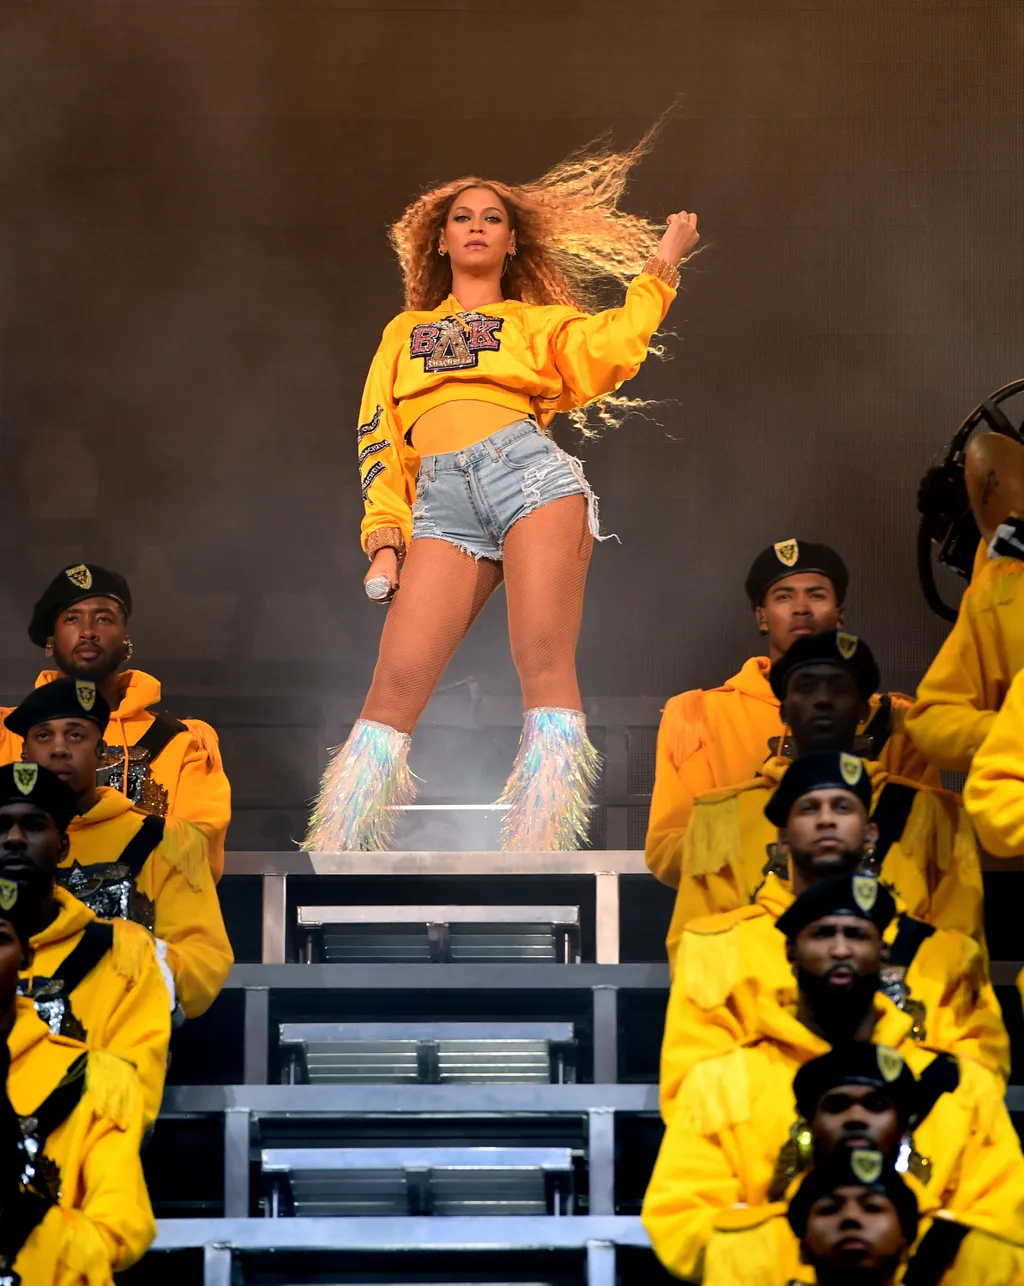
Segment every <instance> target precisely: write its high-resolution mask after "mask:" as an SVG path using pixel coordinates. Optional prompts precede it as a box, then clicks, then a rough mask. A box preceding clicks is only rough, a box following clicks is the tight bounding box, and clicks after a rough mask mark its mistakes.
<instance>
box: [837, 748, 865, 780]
mask: <svg viewBox="0 0 1024 1286" xmlns="http://www.w3.org/2000/svg"><path fill="white" fill-rule="evenodd" d="M839 771H840V772H841V773H842V774H843V781H845V782H846V784H847V786H856V784H857V783H858V782H859V781H860V779H861V777H863V776H864V760H863V759H858V758H857V756H856V755H848V754H847V753H846V751H845V750H843V751H841V752H840V755H839Z"/></svg>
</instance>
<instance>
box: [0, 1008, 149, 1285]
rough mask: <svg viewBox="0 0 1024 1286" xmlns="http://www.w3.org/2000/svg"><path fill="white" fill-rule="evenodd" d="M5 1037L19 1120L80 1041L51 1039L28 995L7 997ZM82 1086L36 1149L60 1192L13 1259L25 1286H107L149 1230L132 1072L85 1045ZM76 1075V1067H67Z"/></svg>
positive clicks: (74, 1058)
mask: <svg viewBox="0 0 1024 1286" xmlns="http://www.w3.org/2000/svg"><path fill="white" fill-rule="evenodd" d="M16 1003H17V1014H16V1018H15V1023H14V1028H13V1030H12V1031H11V1034H10V1038H9V1040H8V1048H9V1049H10V1054H11V1068H10V1073H9V1075H8V1078H7V1093H8V1097H9V1098H10V1101H11V1106H12V1107H13V1108H14V1110H15V1112H17V1113H18V1115H19V1116H21V1117H23V1118H24V1117H26V1116H28V1115H29V1114H30V1113H32V1112H34V1111H35V1110H36V1109H37V1108H38V1107H39V1106H40V1105H41V1104H42V1103H43V1101H44V1100H45V1099H46V1098H47V1096H48V1095H49V1094H50V1093H51V1092H52V1091H53V1090H54V1089H56V1088H57V1086H58V1085H59V1084H60V1083H61V1081H62V1080H63V1078H64V1077H65V1075H66V1074H67V1073H68V1072H69V1071H71V1070H72V1069H73V1068H74V1067H75V1064H76V1063H77V1062H78V1060H79V1059H80V1057H81V1056H82V1054H83V1053H86V1049H85V1046H84V1045H81V1044H80V1043H79V1042H78V1041H74V1040H70V1039H68V1038H67V1037H66V1036H55V1035H53V1034H52V1033H51V1032H50V1031H49V1029H48V1028H47V1026H46V1024H45V1023H43V1022H42V1021H41V1020H40V1019H39V1018H38V1017H37V1016H36V1013H35V1009H34V1007H33V1005H32V1002H31V1001H30V1000H26V999H24V998H22V997H18V999H17V1002H16ZM86 1059H87V1061H86V1066H85V1071H84V1078H85V1080H84V1089H83V1092H82V1097H81V1098H80V1099H79V1100H78V1102H77V1103H76V1105H75V1106H74V1108H72V1110H71V1112H70V1113H69V1114H68V1116H67V1117H66V1118H65V1119H64V1120H63V1121H62V1122H61V1123H60V1124H59V1125H58V1126H57V1127H56V1129H54V1130H53V1132H52V1133H51V1134H50V1135H49V1137H48V1138H47V1140H46V1143H45V1145H44V1147H43V1155H44V1156H45V1157H47V1158H48V1159H49V1160H50V1161H52V1162H53V1163H54V1164H55V1165H56V1166H57V1169H58V1172H59V1175H60V1198H59V1201H58V1203H57V1204H56V1205H55V1206H52V1207H51V1208H50V1209H49V1210H48V1211H47V1213H46V1215H45V1216H44V1217H43V1219H42V1220H41V1221H40V1223H39V1224H37V1225H36V1227H35V1228H34V1229H33V1231H32V1232H31V1233H30V1234H29V1236H28V1239H27V1240H26V1242H25V1244H24V1246H23V1247H22V1248H21V1251H20V1253H19V1254H18V1256H17V1258H16V1259H15V1261H14V1267H15V1270H16V1271H17V1272H18V1273H19V1274H20V1276H21V1280H22V1281H23V1282H24V1283H25V1286H109V1283H111V1282H112V1281H113V1278H112V1276H111V1273H112V1272H121V1271H122V1270H123V1269H125V1268H128V1267H130V1266H131V1265H132V1264H134V1263H135V1262H136V1260H138V1259H140V1258H141V1257H142V1255H143V1254H144V1253H145V1251H146V1249H147V1247H148V1246H149V1243H150V1242H151V1241H152V1240H153V1237H154V1236H155V1234H156V1224H155V1223H154V1220H153V1211H152V1207H151V1206H150V1203H149V1196H148V1194H147V1192H146V1183H145V1180H144V1178H143V1174H142V1161H141V1159H140V1157H139V1148H140V1146H141V1144H142V1133H143V1121H144V1109H143V1096H142V1092H141V1089H140V1086H139V1079H138V1075H137V1073H136V1071H135V1069H134V1068H133V1067H131V1066H130V1065H129V1064H128V1063H126V1062H125V1061H124V1060H123V1059H121V1058H118V1057H117V1056H116V1055H115V1054H110V1053H105V1052H104V1051H102V1050H89V1051H88V1052H87V1054H86ZM76 1070H78V1071H79V1072H80V1069H76Z"/></svg>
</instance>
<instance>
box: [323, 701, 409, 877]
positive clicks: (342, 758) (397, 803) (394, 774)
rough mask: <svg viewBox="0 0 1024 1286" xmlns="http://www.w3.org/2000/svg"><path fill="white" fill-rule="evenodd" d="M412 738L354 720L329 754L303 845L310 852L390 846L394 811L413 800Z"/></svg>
mask: <svg viewBox="0 0 1024 1286" xmlns="http://www.w3.org/2000/svg"><path fill="white" fill-rule="evenodd" d="M411 741H412V738H411V737H410V736H409V734H408V733H407V732H399V731H398V730H397V728H391V727H389V726H388V724H386V723H373V722H371V720H369V719H357V720H356V722H355V723H354V724H353V725H352V731H351V733H350V734H349V738H348V740H347V741H346V742H345V744H344V745H343V746H339V747H338V749H337V750H335V751H334V753H333V754H332V755H331V759H330V762H329V763H328V765H327V767H326V768H325V769H324V775H323V777H322V778H321V779H320V793H319V795H318V796H317V801H316V804H315V805H314V807H313V815H312V817H310V819H309V830H308V832H307V834H306V838H305V840H304V841H303V843H302V847H303V848H304V849H305V850H306V851H307V852H314V853H351V852H364V853H365V852H379V851H381V850H382V849H386V848H387V847H388V845H389V844H390V843H391V839H392V837H393V836H394V833H395V825H396V823H397V821H398V812H397V810H398V809H399V808H400V807H401V806H402V805H403V804H411V803H412V801H413V800H414V799H415V798H416V786H415V783H414V782H413V777H412V773H411V772H410V771H409V768H408V765H407V763H406V760H407V758H408V756H409V743H410V742H411Z"/></svg>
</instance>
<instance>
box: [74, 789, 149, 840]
mask: <svg viewBox="0 0 1024 1286" xmlns="http://www.w3.org/2000/svg"><path fill="white" fill-rule="evenodd" d="M134 807H135V805H134V804H133V803H132V801H131V800H130V799H128V798H127V796H125V795H122V794H121V792H120V791H119V790H111V788H110V787H109V786H100V787H99V799H98V800H97V802H96V803H95V804H93V806H92V808H90V809H89V811H88V812H87V813H82V814H81V815H80V816H79V817H73V818H72V819H71V824H70V826H69V827H68V834H69V835H70V836H72V837H74V835H75V834H76V833H81V832H83V831H87V830H89V829H90V828H92V827H94V826H102V825H103V824H104V823H105V822H110V821H113V819H114V818H115V817H122V816H123V815H124V814H125V813H130V812H131V811H132V810H133V809H134Z"/></svg>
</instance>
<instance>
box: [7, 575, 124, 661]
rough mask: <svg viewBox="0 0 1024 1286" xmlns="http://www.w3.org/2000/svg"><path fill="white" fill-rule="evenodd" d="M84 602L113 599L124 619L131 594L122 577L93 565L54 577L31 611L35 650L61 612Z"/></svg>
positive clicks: (30, 629)
mask: <svg viewBox="0 0 1024 1286" xmlns="http://www.w3.org/2000/svg"><path fill="white" fill-rule="evenodd" d="M86 598H112V599H114V600H115V601H116V602H118V603H120V604H121V606H122V607H123V608H124V614H125V617H126V618H127V617H129V616H131V614H132V592H131V590H130V589H129V588H128V582H127V581H126V580H125V578H124V577H123V576H119V575H118V574H117V572H108V571H107V569H106V568H105V567H99V566H97V564H96V563H75V564H74V565H73V566H71V567H65V568H64V570H63V571H62V572H58V573H57V575H56V576H55V577H54V578H53V580H52V581H50V583H49V585H47V587H46V589H44V590H43V596H42V598H41V599H40V600H39V602H38V603H36V605H35V607H34V608H33V609H32V619H31V621H29V624H28V636H29V638H30V639H31V640H32V642H33V643H34V644H35V645H36V647H45V646H46V640H47V639H48V638H49V637H50V635H51V634H52V633H53V623H54V621H55V620H56V619H57V617H58V615H59V614H60V613H61V612H63V611H66V610H67V608H69V607H72V606H73V605H74V604H75V603H81V602H82V600H83V599H86Z"/></svg>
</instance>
